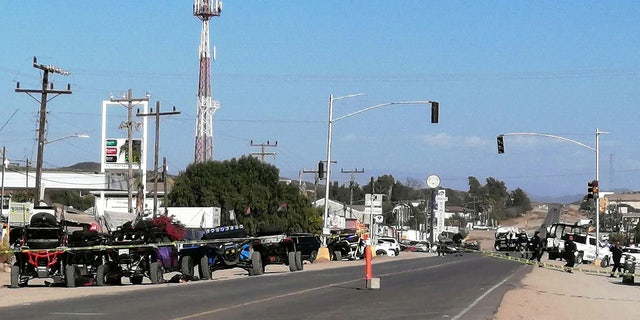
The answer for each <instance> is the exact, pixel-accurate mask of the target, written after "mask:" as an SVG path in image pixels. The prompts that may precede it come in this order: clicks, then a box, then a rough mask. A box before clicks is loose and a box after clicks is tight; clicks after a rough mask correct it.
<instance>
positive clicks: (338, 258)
mask: <svg viewBox="0 0 640 320" xmlns="http://www.w3.org/2000/svg"><path fill="white" fill-rule="evenodd" d="M333 256H334V257H335V258H336V261H342V251H334V252H333Z"/></svg>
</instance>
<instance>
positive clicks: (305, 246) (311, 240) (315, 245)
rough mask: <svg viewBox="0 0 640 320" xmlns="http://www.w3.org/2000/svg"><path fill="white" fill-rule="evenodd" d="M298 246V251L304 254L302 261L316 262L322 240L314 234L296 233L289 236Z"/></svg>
mask: <svg viewBox="0 0 640 320" xmlns="http://www.w3.org/2000/svg"><path fill="white" fill-rule="evenodd" d="M289 237H290V238H291V239H292V240H293V241H294V242H295V244H296V250H297V251H300V252H302V260H307V261H309V262H314V261H315V260H316V258H317V257H318V250H319V249H320V246H321V245H322V240H320V237H318V236H317V235H314V234H312V233H294V234H291V235H290V236H289Z"/></svg>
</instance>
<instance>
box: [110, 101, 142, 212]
mask: <svg viewBox="0 0 640 320" xmlns="http://www.w3.org/2000/svg"><path fill="white" fill-rule="evenodd" d="M143 101H149V94H147V96H146V97H144V98H134V97H133V93H132V91H131V89H129V91H128V92H127V96H126V97H123V98H122V99H113V98H111V102H115V103H119V104H120V105H122V106H124V107H126V108H127V121H124V122H123V123H121V124H120V128H126V129H127V144H128V146H127V168H128V172H127V194H128V201H127V205H128V207H127V208H128V212H129V213H134V212H133V191H132V190H131V186H132V184H133V183H132V182H131V180H132V179H133V129H134V127H135V128H136V129H139V128H140V125H141V124H140V123H136V122H134V121H133V120H132V118H133V111H132V110H133V107H134V106H135V105H136V104H138V102H143ZM125 102H126V104H124V103H125ZM134 102H135V103H134ZM140 147H141V148H142V146H140ZM140 151H142V150H140ZM140 153H141V154H140V156H142V152H140ZM138 163H140V164H141V165H140V167H141V168H142V159H138ZM143 180H144V179H143ZM142 183H143V188H142V190H143V191H144V189H145V188H144V183H146V181H142ZM143 209H144V205H143ZM137 213H138V214H139V212H137Z"/></svg>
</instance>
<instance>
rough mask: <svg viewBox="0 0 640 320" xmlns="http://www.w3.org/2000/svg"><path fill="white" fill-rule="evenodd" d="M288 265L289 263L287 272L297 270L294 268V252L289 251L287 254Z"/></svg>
mask: <svg viewBox="0 0 640 320" xmlns="http://www.w3.org/2000/svg"><path fill="white" fill-rule="evenodd" d="M288 259H289V261H288V263H289V271H296V270H298V268H297V267H296V252H295V251H291V252H289V254H288Z"/></svg>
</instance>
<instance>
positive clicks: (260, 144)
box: [249, 140, 278, 162]
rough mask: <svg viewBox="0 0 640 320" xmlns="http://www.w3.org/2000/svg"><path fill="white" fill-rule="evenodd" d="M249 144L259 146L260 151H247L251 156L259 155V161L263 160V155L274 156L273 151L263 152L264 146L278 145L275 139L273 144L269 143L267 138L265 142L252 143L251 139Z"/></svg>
mask: <svg viewBox="0 0 640 320" xmlns="http://www.w3.org/2000/svg"><path fill="white" fill-rule="evenodd" d="M250 146H252V147H260V148H261V151H260V152H252V153H249V154H250V155H252V156H260V161H262V162H264V157H265V156H276V155H277V153H275V152H265V148H266V147H274V148H275V147H277V146H278V141H276V143H275V144H270V143H269V140H267V143H253V140H251V143H250Z"/></svg>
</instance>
